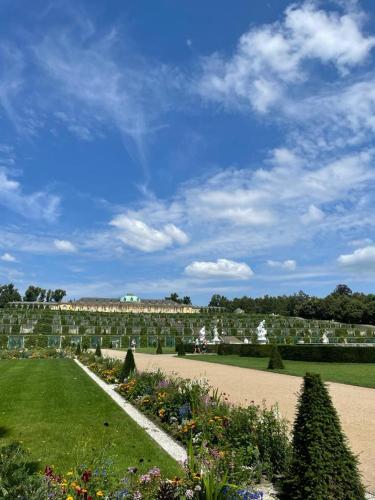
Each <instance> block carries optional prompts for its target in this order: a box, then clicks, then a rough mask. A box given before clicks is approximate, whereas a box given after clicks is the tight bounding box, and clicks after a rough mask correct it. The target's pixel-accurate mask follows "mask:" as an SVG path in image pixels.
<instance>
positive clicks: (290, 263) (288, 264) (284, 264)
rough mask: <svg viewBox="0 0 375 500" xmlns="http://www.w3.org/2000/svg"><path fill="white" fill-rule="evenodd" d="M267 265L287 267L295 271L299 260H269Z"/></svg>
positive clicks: (288, 269)
mask: <svg viewBox="0 0 375 500" xmlns="http://www.w3.org/2000/svg"><path fill="white" fill-rule="evenodd" d="M267 265H268V266H270V267H278V268H280V269H286V270H287V271H294V270H295V269H296V268H297V262H296V261H295V260H293V259H288V260H284V261H279V260H267Z"/></svg>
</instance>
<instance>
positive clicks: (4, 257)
mask: <svg viewBox="0 0 375 500" xmlns="http://www.w3.org/2000/svg"><path fill="white" fill-rule="evenodd" d="M0 260H3V261H4V262H16V260H17V259H16V258H15V257H14V256H13V255H11V254H10V253H7V252H6V253H4V254H3V255H2V256H1V257H0Z"/></svg>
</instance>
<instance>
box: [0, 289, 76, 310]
mask: <svg viewBox="0 0 375 500" xmlns="http://www.w3.org/2000/svg"><path fill="white" fill-rule="evenodd" d="M65 295H66V291H65V290H62V289H61V288H57V289H56V290H51V289H49V290H47V289H46V288H41V287H39V286H34V285H30V286H29V287H28V288H27V289H26V291H25V294H24V296H23V297H22V296H21V294H20V293H19V291H18V290H17V288H16V287H15V286H14V284H13V283H8V284H6V285H0V307H3V306H4V305H5V304H7V303H8V302H21V301H24V302H61V301H62V299H63V298H64V297H65Z"/></svg>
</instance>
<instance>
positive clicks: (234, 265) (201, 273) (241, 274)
mask: <svg viewBox="0 0 375 500" xmlns="http://www.w3.org/2000/svg"><path fill="white" fill-rule="evenodd" d="M185 273H186V274H187V275H188V276H191V277H194V278H199V279H230V280H247V279H249V278H250V277H251V276H252V275H253V274H254V273H253V271H252V269H251V268H250V267H249V266H248V265H247V264H245V263H244V262H235V261H233V260H228V259H218V260H217V261H216V262H204V261H195V262H192V263H191V264H189V265H188V266H187V267H186V268H185Z"/></svg>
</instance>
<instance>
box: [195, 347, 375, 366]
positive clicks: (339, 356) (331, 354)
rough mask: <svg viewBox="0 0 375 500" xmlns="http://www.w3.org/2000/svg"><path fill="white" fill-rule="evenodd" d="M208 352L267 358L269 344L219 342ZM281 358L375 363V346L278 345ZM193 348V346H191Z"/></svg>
mask: <svg viewBox="0 0 375 500" xmlns="http://www.w3.org/2000/svg"><path fill="white" fill-rule="evenodd" d="M209 348H210V349H209V352H217V353H218V354H220V355H230V354H234V355H239V356H249V357H254V358H268V357H269V356H270V354H271V348H272V345H271V344H267V345H259V344H220V345H219V346H209ZM278 348H279V352H280V354H281V356H282V358H283V359H289V360H293V361H325V362H335V363H375V347H368V346H364V347H359V346H348V345H346V346H337V345H285V344H281V345H278ZM193 349H194V347H193Z"/></svg>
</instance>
